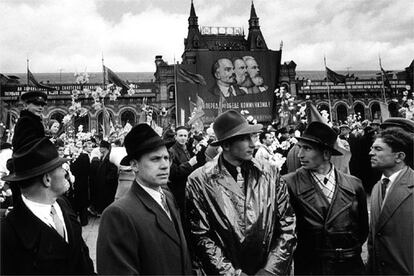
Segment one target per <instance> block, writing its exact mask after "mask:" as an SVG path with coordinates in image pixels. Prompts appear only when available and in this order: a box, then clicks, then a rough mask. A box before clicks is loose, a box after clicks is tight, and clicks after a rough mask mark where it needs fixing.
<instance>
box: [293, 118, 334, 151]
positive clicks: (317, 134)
mask: <svg viewBox="0 0 414 276" xmlns="http://www.w3.org/2000/svg"><path fill="white" fill-rule="evenodd" d="M337 138H338V135H337V134H336V132H335V130H333V129H332V128H331V127H330V126H328V125H327V124H324V123H321V122H311V123H310V124H309V125H308V127H307V128H306V129H305V131H304V132H303V135H302V136H301V137H297V139H298V140H299V141H305V142H311V143H315V144H317V145H319V146H320V147H322V148H326V149H329V150H330V151H331V153H332V155H342V153H341V152H340V151H338V150H336V149H335V148H334V146H335V142H336V139H337Z"/></svg>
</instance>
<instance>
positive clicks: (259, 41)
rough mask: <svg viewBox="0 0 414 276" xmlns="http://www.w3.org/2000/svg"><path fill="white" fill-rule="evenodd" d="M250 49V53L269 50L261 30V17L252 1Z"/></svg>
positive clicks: (248, 38)
mask: <svg viewBox="0 0 414 276" xmlns="http://www.w3.org/2000/svg"><path fill="white" fill-rule="evenodd" d="M247 43H248V48H249V50H250V51H258V50H268V48H267V45H266V42H265V40H264V38H263V35H262V31H261V30H260V25H259V17H257V14H256V9H255V8H254V4H253V1H252V6H251V9H250V19H249V35H248V37H247Z"/></svg>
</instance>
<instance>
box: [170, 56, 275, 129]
mask: <svg viewBox="0 0 414 276" xmlns="http://www.w3.org/2000/svg"><path fill="white" fill-rule="evenodd" d="M195 58H196V63H195V64H181V65H177V66H176V68H175V72H176V87H177V91H176V112H177V117H176V118H177V124H178V125H194V124H196V125H198V127H199V128H202V127H203V126H206V125H209V124H210V123H211V122H213V121H214V119H215V118H216V117H217V115H218V114H220V113H222V112H224V111H226V110H230V109H234V110H237V111H239V112H241V111H242V110H247V111H248V112H249V115H252V116H253V117H254V118H255V119H256V120H257V121H258V122H265V123H266V122H271V121H272V120H273V119H275V118H274V116H275V113H276V112H275V98H276V97H275V94H274V91H275V89H276V88H277V87H278V84H279V83H278V80H279V74H280V60H281V51H271V50H267V51H257V52H251V51H206V52H198V53H196V57H195ZM230 75H233V77H231V76H230ZM243 75H244V76H245V77H244V78H243ZM232 78H233V82H232ZM230 87H231V88H230Z"/></svg>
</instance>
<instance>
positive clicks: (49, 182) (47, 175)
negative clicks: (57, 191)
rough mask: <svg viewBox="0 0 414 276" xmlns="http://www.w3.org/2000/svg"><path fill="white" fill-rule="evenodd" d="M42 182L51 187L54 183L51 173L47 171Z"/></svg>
mask: <svg viewBox="0 0 414 276" xmlns="http://www.w3.org/2000/svg"><path fill="white" fill-rule="evenodd" d="M42 184H43V186H45V187H50V185H51V184H52V178H51V177H50V175H49V173H45V174H43V176H42Z"/></svg>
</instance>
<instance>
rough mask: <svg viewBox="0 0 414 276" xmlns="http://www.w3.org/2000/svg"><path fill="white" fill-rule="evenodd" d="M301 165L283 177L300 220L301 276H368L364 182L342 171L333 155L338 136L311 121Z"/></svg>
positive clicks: (297, 255) (301, 151)
mask: <svg viewBox="0 0 414 276" xmlns="http://www.w3.org/2000/svg"><path fill="white" fill-rule="evenodd" d="M297 139H298V140H299V141H298V147H299V152H298V157H299V160H300V162H301V165H302V167H301V168H299V169H297V170H296V172H293V173H290V174H287V175H285V176H283V182H284V183H287V186H288V188H289V193H290V200H291V202H292V205H293V208H294V210H295V214H296V218H297V234H298V246H297V248H296V251H295V253H294V260H295V274H296V275H310V274H312V275H337V274H345V275H355V274H361V273H363V272H364V265H363V262H362V259H361V247H362V245H363V244H364V242H365V240H366V238H367V235H368V212H367V201H366V195H365V192H364V189H363V186H362V183H361V181H360V180H359V179H358V178H356V177H354V176H351V175H348V174H345V173H343V172H341V171H339V170H337V169H336V168H335V167H334V165H333V164H332V162H331V157H332V156H333V155H334V156H337V155H341V153H340V152H339V151H337V150H336V149H334V143H335V141H336V139H337V134H336V132H335V131H334V130H333V129H332V128H331V127H329V126H328V125H326V124H324V123H321V122H312V123H310V124H309V125H308V127H307V128H306V129H305V131H304V133H303V135H302V136H301V137H298V138H297Z"/></svg>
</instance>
